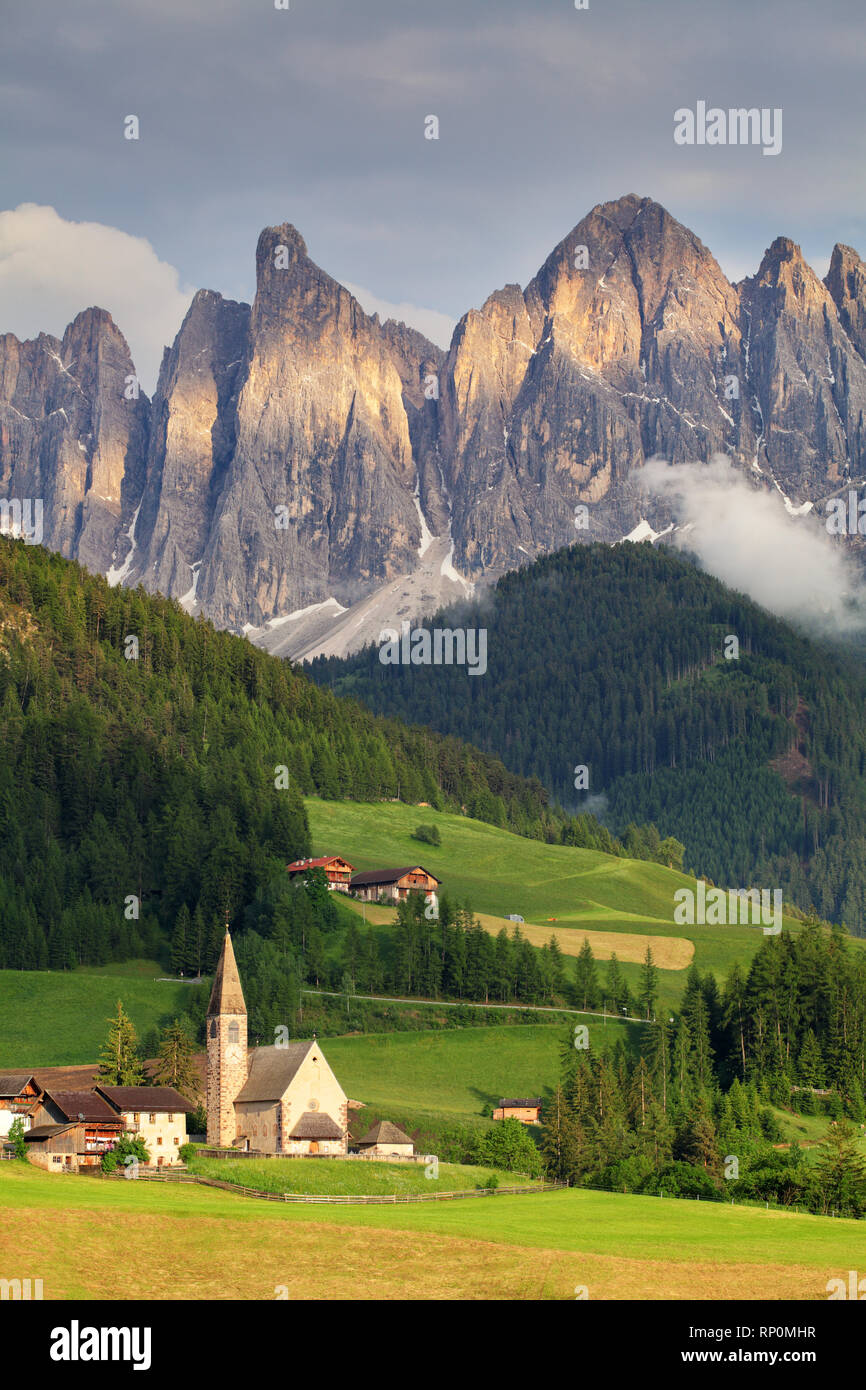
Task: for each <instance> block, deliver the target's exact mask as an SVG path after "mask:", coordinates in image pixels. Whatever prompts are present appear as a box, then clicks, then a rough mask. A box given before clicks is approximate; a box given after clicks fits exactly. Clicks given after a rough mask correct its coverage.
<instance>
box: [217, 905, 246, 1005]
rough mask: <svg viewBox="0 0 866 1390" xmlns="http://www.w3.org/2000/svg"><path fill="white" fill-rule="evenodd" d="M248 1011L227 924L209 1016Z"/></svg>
mask: <svg viewBox="0 0 866 1390" xmlns="http://www.w3.org/2000/svg"><path fill="white" fill-rule="evenodd" d="M246 1012H247V1006H246V1004H245V1003H244V992H243V990H242V989H241V977H240V974H239V973H238V963H237V961H236V960H235V951H234V947H233V946H232V939H231V935H230V933H229V929H228V926H226V934H225V939H224V940H223V948H222V950H221V951H220V958H219V961H218V962H217V968H216V970H215V971H214V977H213V988H212V989H211V992H210V1003H209V1004H208V1006H207V1013H208V1018H210V1017H211V1015H212V1014H243V1015H244V1017H246Z"/></svg>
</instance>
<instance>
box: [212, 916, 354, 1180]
mask: <svg viewBox="0 0 866 1390" xmlns="http://www.w3.org/2000/svg"><path fill="white" fill-rule="evenodd" d="M348 1130H349V1122H348V1097H347V1096H346V1093H345V1092H344V1091H343V1089H342V1087H341V1086H340V1083H339V1081H338V1080H337V1078H336V1076H335V1075H334V1073H333V1072H332V1071H331V1068H330V1067H329V1065H328V1063H327V1061H326V1060H325V1057H324V1055H323V1053H322V1049H321V1047H320V1046H319V1044H318V1042H317V1041H316V1039H315V1037H314V1038H312V1039H310V1040H308V1041H305V1042H297V1043H287V1044H286V1045H285V1046H281V1045H280V1044H277V1045H276V1046H274V1047H256V1048H254V1049H253V1050H252V1051H251V1052H250V1051H248V1049H247V1008H246V1004H245V1003H244V994H243V990H242V989H241V980H240V975H239V973H238V967H237V962H236V960H235V953H234V949H233V947H232V941H231V936H230V934H229V931H228V929H226V935H225V940H224V942H223V948H222V952H221V954H220V958H219V964H218V965H217V968H216V974H215V975H214V980H213V988H212V990H211V996H210V1003H209V1004H208V1011H207V1142H208V1144H210V1145H213V1146H214V1147H215V1148H223V1149H226V1148H234V1149H242V1150H245V1151H247V1152H259V1153H268V1154H333V1155H337V1154H345V1153H346V1152H347V1149H348V1142H347V1140H348Z"/></svg>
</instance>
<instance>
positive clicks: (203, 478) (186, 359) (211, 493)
mask: <svg viewBox="0 0 866 1390" xmlns="http://www.w3.org/2000/svg"><path fill="white" fill-rule="evenodd" d="M249 319H250V309H249V305H248V304H237V303H235V302H234V301H233V300H227V299H223V298H222V296H221V295H218V294H214V293H213V291H211V290H200V291H199V293H198V294H197V295H196V296H195V298H194V299H193V302H192V304H191V305H190V308H189V311H188V313H187V315H186V318H185V319H184V321H183V324H182V325H181V328H180V332H179V333H178V335H177V338H176V339H175V341H174V346H173V347H172V348H171V350H170V351H168V350H166V352H165V354H164V357H163V362H162V368H161V370H160V374H159V382H158V385H157V389H156V394H155V395H154V398H153V410H152V425H151V433H150V449H149V451H148V457H147V470H146V480H145V486H144V493H143V497H142V503H141V510H140V513H139V515H138V518H137V520H136V527H135V538H136V548H135V551H134V554H133V555H132V557H131V565H130V570H129V573H128V576H127V578H126V582H127V583H141V584H143V585H144V586H145V588H147V589H150V590H152V591H154V592H159V593H164V594H169V595H171V596H173V597H175V598H183V597H185V596H186V595H188V594H190V591H191V590H194V589H195V587H196V584H197V581H198V577H199V567H200V565H201V564H202V563H203V561H204V558H205V555H206V552H207V550H208V542H209V538H210V531H211V521H212V518H213V513H214V507H215V504H216V501H217V499H218V497H219V495H220V492H221V490H222V486H223V483H224V481H225V476H226V470H227V468H228V465H229V461H230V459H231V457H232V453H233V450H234V445H235V419H236V404H237V384H238V381H239V380H240V378H241V376H242V372H243V368H244V366H245V362H246V351H247V336H248V329H249Z"/></svg>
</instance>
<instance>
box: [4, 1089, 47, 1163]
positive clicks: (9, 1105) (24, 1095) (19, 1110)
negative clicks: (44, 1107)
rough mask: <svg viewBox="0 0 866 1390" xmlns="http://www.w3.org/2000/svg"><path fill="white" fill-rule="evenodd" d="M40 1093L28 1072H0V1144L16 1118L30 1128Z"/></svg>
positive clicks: (40, 1090)
mask: <svg viewBox="0 0 866 1390" xmlns="http://www.w3.org/2000/svg"><path fill="white" fill-rule="evenodd" d="M41 1095H42V1088H41V1086H40V1085H39V1083H38V1081H37V1080H36V1078H35V1077H34V1076H33V1075H32V1074H31V1073H30V1072H26V1071H14V1072H2V1073H0V1145H2V1142H3V1140H4V1139H6V1138H7V1137H8V1134H9V1131H10V1129H11V1128H12V1126H13V1125H14V1123H15V1121H16V1120H17V1119H21V1120H22V1121H23V1123H24V1128H25V1129H29V1128H30V1126H31V1124H32V1123H33V1112H34V1111H35V1110H36V1109H37V1107H38V1105H39V1099H40V1097H41Z"/></svg>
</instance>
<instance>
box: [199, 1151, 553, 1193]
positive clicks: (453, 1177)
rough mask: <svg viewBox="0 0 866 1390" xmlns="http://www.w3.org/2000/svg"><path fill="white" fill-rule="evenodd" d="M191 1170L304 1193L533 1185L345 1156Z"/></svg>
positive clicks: (219, 1162) (207, 1164)
mask: <svg viewBox="0 0 866 1390" xmlns="http://www.w3.org/2000/svg"><path fill="white" fill-rule="evenodd" d="M190 1169H191V1171H192V1172H193V1173H200V1174H201V1175H202V1177H206V1178H221V1179H222V1180H223V1182H234V1183H238V1184H239V1185H240V1186H241V1187H253V1188H256V1189H257V1190H258V1191H260V1192H304V1193H309V1194H310V1195H311V1196H316V1195H327V1196H331V1197H332V1196H346V1197H355V1196H370V1197H377V1196H378V1197H386V1196H387V1197H390V1196H412V1195H415V1196H418V1197H429V1196H431V1195H432V1194H433V1193H436V1192H466V1191H469V1190H470V1189H474V1188H477V1187H484V1185H485V1183H487V1182H488V1181H489V1179H490V1178H495V1179H497V1180H498V1182H499V1185H500V1186H501V1187H532V1186H534V1185H535V1186H537V1184H533V1183H532V1182H531V1180H530V1179H528V1178H522V1177H519V1176H518V1175H517V1174H515V1173H506V1172H500V1171H497V1170H496V1169H493V1168H483V1167H474V1166H472V1165H471V1164H462V1163H440V1164H439V1167H438V1173H437V1176H436V1177H433V1175H432V1173H431V1174H429V1175H428V1173H427V1166H426V1165H425V1164H423V1163H374V1162H372V1161H368V1160H366V1159H365V1160H363V1161H358V1160H354V1159H345V1158H342V1159H341V1158H271V1159H264V1160H262V1161H259V1162H257V1161H256V1160H255V1159H251V1158H250V1159H220V1158H195V1159H193V1161H192V1163H191V1164H190Z"/></svg>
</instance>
